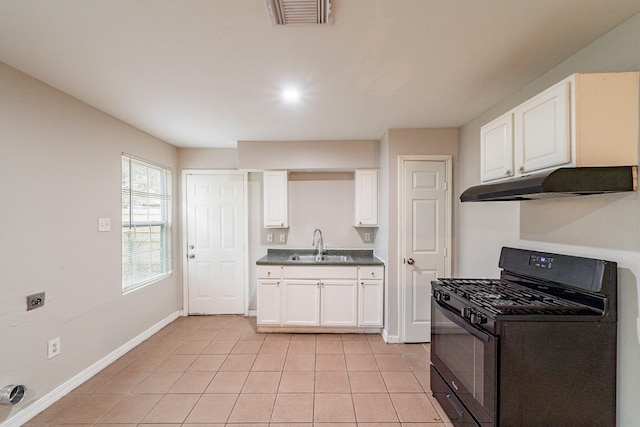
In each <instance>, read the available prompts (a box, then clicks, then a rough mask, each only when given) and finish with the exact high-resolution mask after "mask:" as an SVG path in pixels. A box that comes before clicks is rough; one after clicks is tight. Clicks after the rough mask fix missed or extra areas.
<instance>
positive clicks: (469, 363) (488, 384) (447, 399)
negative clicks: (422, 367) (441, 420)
mask: <svg viewBox="0 0 640 427" xmlns="http://www.w3.org/2000/svg"><path fill="white" fill-rule="evenodd" d="M431 300H432V303H431V315H432V318H431V363H432V364H433V367H434V368H435V370H436V371H437V373H438V374H439V375H433V374H432V376H431V385H432V391H433V392H434V396H435V397H436V399H437V400H438V402H439V403H440V404H441V405H442V407H443V408H445V410H447V408H448V410H447V415H449V417H450V418H451V421H452V422H453V424H454V425H456V426H469V425H474V424H475V423H473V424H469V420H468V413H470V414H471V415H472V416H473V418H474V419H475V421H477V423H478V424H475V425H481V426H493V425H494V422H495V419H496V396H497V378H496V368H497V360H496V354H497V346H498V338H497V337H495V336H493V335H491V334H489V333H487V332H485V331H483V330H480V329H478V328H476V327H474V326H472V325H471V324H469V323H468V322H467V321H466V320H465V319H464V318H462V317H461V316H460V315H458V314H457V313H455V312H454V311H451V310H450V309H448V308H446V307H444V306H442V305H440V304H439V303H438V302H437V301H436V300H435V299H434V298H432V299H431ZM443 386H447V388H448V390H446V389H443ZM451 393H453V394H451ZM459 402H462V404H463V407H460V403H459Z"/></svg>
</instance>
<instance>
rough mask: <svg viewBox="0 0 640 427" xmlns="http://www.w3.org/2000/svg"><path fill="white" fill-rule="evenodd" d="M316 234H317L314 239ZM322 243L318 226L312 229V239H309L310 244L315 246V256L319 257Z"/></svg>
mask: <svg viewBox="0 0 640 427" xmlns="http://www.w3.org/2000/svg"><path fill="white" fill-rule="evenodd" d="M316 236H319V237H318V238H317V239H316ZM323 245H324V240H323V239H322V231H321V230H320V229H319V228H316V229H315V230H313V240H312V241H311V246H315V247H316V256H317V257H318V258H319V257H321V256H322V250H323V249H322V246H323Z"/></svg>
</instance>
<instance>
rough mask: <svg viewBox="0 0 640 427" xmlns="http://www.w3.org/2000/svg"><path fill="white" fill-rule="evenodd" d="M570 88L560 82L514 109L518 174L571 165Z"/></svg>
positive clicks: (569, 85) (567, 83)
mask: <svg viewBox="0 0 640 427" xmlns="http://www.w3.org/2000/svg"><path fill="white" fill-rule="evenodd" d="M570 89H571V82H569V81H563V82H560V83H558V84H557V85H555V86H553V87H551V88H549V89H547V90H546V91H544V92H542V93H541V94H539V95H537V96H534V97H533V98H531V99H530V100H528V101H527V102H525V103H524V104H522V105H520V106H518V107H517V108H516V109H515V110H514V113H513V120H514V154H515V160H516V169H517V170H518V172H519V173H521V174H524V173H528V172H533V171H537V170H541V169H546V168H549V167H553V166H559V165H564V164H567V163H571V134H570V131H571V114H570V111H569V106H570V96H571V95H570Z"/></svg>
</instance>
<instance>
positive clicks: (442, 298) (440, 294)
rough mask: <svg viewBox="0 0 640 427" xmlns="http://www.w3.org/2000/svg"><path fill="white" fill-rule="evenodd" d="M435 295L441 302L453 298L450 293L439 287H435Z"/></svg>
mask: <svg viewBox="0 0 640 427" xmlns="http://www.w3.org/2000/svg"><path fill="white" fill-rule="evenodd" d="M433 296H434V297H435V299H436V301H440V302H444V301H449V300H450V299H451V297H450V296H449V294H448V293H446V292H443V291H441V290H439V289H434V291H433Z"/></svg>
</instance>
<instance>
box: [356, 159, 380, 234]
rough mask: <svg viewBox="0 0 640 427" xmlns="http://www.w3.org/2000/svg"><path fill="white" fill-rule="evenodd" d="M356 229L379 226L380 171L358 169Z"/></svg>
mask: <svg viewBox="0 0 640 427" xmlns="http://www.w3.org/2000/svg"><path fill="white" fill-rule="evenodd" d="M355 185H356V188H355V197H356V216H355V223H354V225H355V226H356V227H377V226H378V170H377V169H356V173H355Z"/></svg>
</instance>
